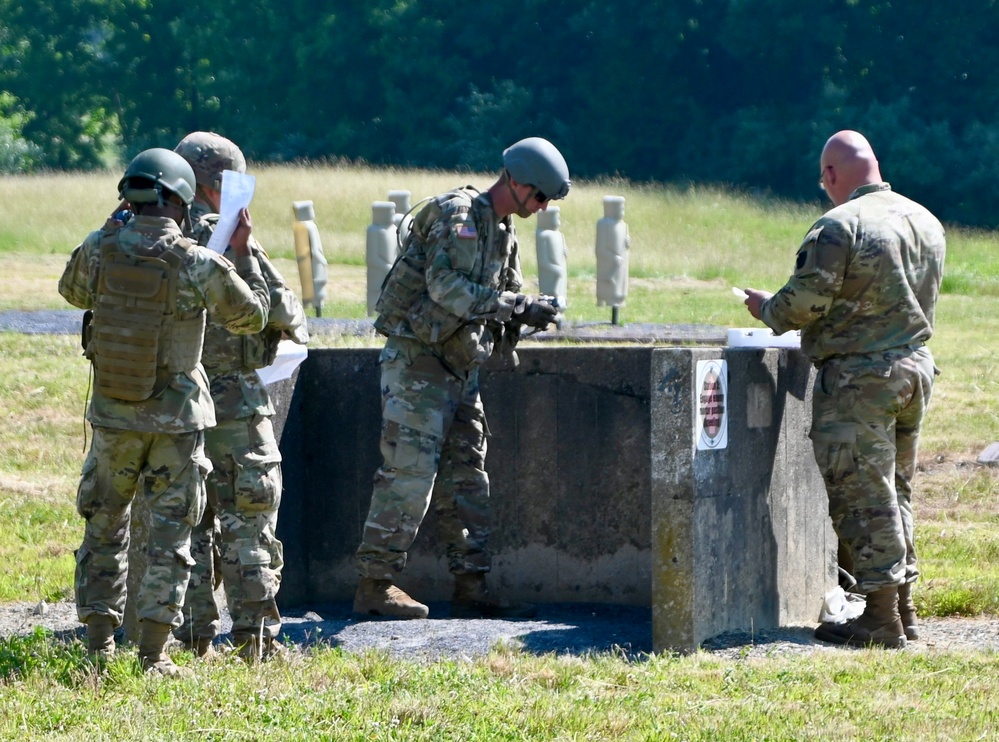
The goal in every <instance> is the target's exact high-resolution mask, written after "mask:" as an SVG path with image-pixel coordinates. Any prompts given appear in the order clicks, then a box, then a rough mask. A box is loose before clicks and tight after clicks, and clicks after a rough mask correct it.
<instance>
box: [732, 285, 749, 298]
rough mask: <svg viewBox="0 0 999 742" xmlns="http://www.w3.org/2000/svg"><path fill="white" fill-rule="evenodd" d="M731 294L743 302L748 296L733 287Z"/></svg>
mask: <svg viewBox="0 0 999 742" xmlns="http://www.w3.org/2000/svg"><path fill="white" fill-rule="evenodd" d="M732 293H733V294H735V295H736V296H737V297H738V298H740V299H742V300H743V301H745V300H746V299H747V298H748V296H749V294H747V293H746V292H745V291H743V290H742V289H737V288H736V287H735V286H733V287H732Z"/></svg>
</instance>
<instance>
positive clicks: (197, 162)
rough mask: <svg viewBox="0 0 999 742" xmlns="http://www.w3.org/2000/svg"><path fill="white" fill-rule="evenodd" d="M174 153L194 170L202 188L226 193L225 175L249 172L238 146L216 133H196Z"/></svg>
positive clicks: (183, 141) (188, 137)
mask: <svg viewBox="0 0 999 742" xmlns="http://www.w3.org/2000/svg"><path fill="white" fill-rule="evenodd" d="M173 151H174V152H176V153H177V154H179V155H180V156H181V157H183V158H184V159H185V160H187V161H188V162H189V163H190V164H191V167H192V168H194V177H195V178H197V180H198V185H201V186H204V187H205V188H212V189H214V190H216V191H220V190H222V171H223V170H234V171H236V172H237V173H245V172H246V158H245V157H243V153H242V152H241V151H240V149H239V147H237V146H236V144H235V143H234V142H232V141H230V140H228V139H226V138H225V137H224V136H222V135H221V134H216V133H215V132H213V131H195V132H192V133H190V134H188V135H187V136H186V137H184V138H183V139H181V140H180V143H179V144H178V145H177V146H176V147H174V150H173Z"/></svg>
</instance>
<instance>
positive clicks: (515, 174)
mask: <svg viewBox="0 0 999 742" xmlns="http://www.w3.org/2000/svg"><path fill="white" fill-rule="evenodd" d="M503 167H504V168H505V169H506V171H507V172H508V173H509V174H510V177H511V178H513V179H514V180H515V181H517V182H518V183H523V184H524V185H532V186H534V187H535V188H537V189H538V191H540V192H541V193H543V194H544V195H545V196H547V197H548V198H550V199H561V198H565V197H566V196H567V195H568V194H569V186H570V185H571V181H570V180H569V166H568V165H566V164H565V158H564V157H562V154H561V153H560V152H559V151H558V150H557V149H556V148H555V145H554V144H552V143H551V142H549V141H548V140H547V139H542V138H541V137H528V138H527V139H521V140H520V141H519V142H516V143H514V144H511V145H510V146H509V147H507V148H506V149H505V150H504V151H503Z"/></svg>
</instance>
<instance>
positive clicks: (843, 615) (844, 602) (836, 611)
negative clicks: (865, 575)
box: [819, 586, 867, 623]
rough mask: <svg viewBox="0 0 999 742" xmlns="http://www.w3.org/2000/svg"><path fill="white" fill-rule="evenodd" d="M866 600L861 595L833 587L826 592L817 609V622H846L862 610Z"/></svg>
mask: <svg viewBox="0 0 999 742" xmlns="http://www.w3.org/2000/svg"><path fill="white" fill-rule="evenodd" d="M866 605H867V600H866V599H865V598H864V596H863V595H858V594H857V593H848V592H846V591H845V590H843V588H841V587H838V586H837V587H835V588H833V589H832V590H830V591H829V592H827V593H826V595H825V597H824V598H823V599H822V608H821V609H820V610H819V623H846V622H847V621H849V620H850V619H852V618H856V617H857V616H859V615H860V614H861V613H863V612H864V607H865V606H866Z"/></svg>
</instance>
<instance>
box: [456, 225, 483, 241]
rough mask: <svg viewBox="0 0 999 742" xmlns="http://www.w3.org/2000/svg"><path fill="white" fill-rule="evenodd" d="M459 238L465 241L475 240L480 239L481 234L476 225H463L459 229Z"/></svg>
mask: <svg viewBox="0 0 999 742" xmlns="http://www.w3.org/2000/svg"><path fill="white" fill-rule="evenodd" d="M458 237H459V238H461V239H463V240H474V239H478V237H479V233H478V232H477V231H476V230H475V226H474V225H472V224H462V225H461V226H460V227H458Z"/></svg>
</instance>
